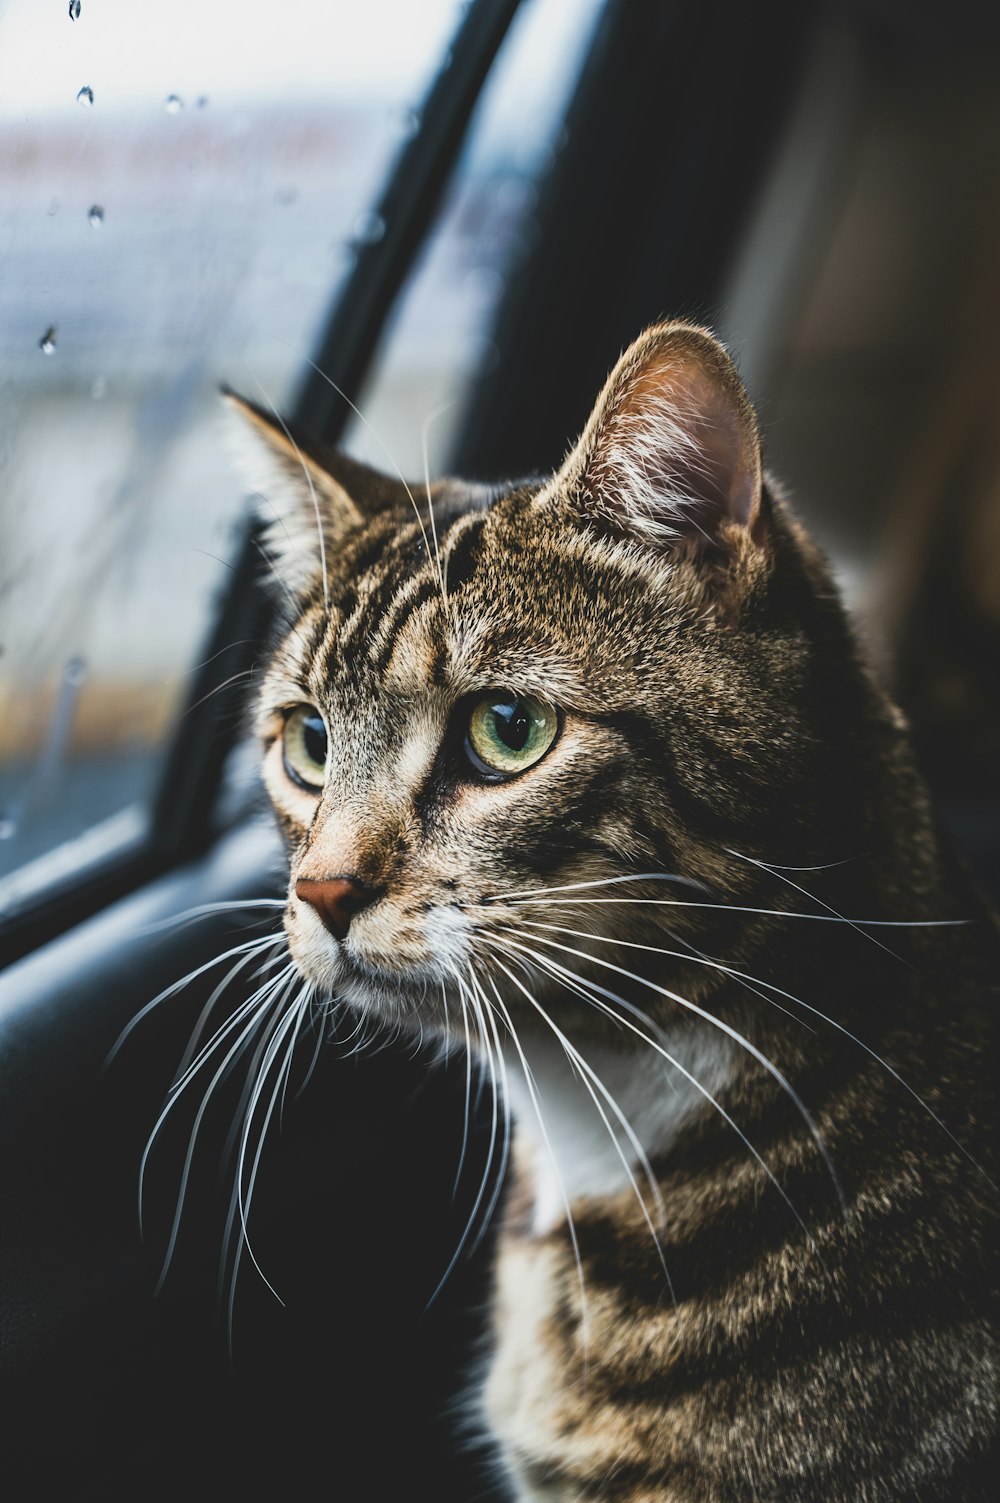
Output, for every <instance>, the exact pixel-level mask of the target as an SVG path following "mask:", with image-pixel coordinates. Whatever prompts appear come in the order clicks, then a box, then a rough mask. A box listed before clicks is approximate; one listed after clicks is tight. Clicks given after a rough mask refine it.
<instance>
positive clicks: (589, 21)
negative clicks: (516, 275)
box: [345, 0, 604, 480]
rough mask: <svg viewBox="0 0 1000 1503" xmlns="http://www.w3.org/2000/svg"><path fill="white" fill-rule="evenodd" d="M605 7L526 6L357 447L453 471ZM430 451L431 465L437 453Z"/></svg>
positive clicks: (391, 337)
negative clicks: (472, 383) (459, 428)
mask: <svg viewBox="0 0 1000 1503" xmlns="http://www.w3.org/2000/svg"><path fill="white" fill-rule="evenodd" d="M603 6H604V0H525V3H523V4H522V5H521V7H520V9H519V11H518V13H517V15H516V17H515V19H514V22H513V25H512V26H511V30H510V32H509V34H508V36H507V39H506V41H505V42H504V45H503V48H502V50H501V52H500V54H499V56H498V57H497V61H496V64H495V65H494V68H493V70H492V72H491V74H490V77H489V79H488V81H487V84H486V88H485V90H484V92H483V97H482V99H481V100H480V102H479V105H478V107H477V111H476V115H475V117H474V119H473V123H472V128H471V130H470V133H469V138H468V141H467V143H466V147H465V150H464V153H463V156H462V160H461V162H460V164H459V167H458V171H457V172H456V174H455V178H454V181H453V183H452V186H451V188H450V191H449V193H448V197H447V200H446V202H445V205H444V207H443V210H442V213H441V214H440V216H439V218H438V222H437V225H436V227H435V230H434V233H433V234H432V236H431V237H430V239H429V241H428V243H427V246H426V248H425V251H424V254H423V256H422V257H421V259H420V261H419V263H418V264H417V266H416V267H415V268H414V274H413V276H412V277H411V279H410V282H409V284H408V286H407V288H406V289H405V292H404V295H403V297H402V298H401V300H400V304H399V307H398V309H397V313H396V316H395V319H394V321H393V324H392V327H391V330H390V331H389V334H388V337H387V339H386V341H385V344H384V348H383V351H382V355H381V358H380V359H379V360H378V362H377V363H376V367H375V369H374V371H373V373H372V377H371V379H370V380H369V382H368V386H367V390H366V391H365V392H364V393H363V394H362V397H361V400H360V401H359V403H358V406H359V408H360V409H361V411H362V412H363V414H364V418H363V419H360V418H356V419H355V420H354V422H353V423H352V425H351V427H350V428H349V430H348V432H347V434H346V437H345V445H346V447H347V448H348V449H350V451H351V452H352V453H354V454H355V455H356V456H357V457H358V458H361V459H365V460H367V461H368V462H369V463H370V464H374V465H377V466H378V467H379V468H381V469H393V468H398V469H399V470H400V471H401V472H402V473H403V474H404V475H405V476H406V478H407V479H411V478H416V479H418V480H419V479H420V478H421V477H422V475H423V469H424V462H425V457H426V461H427V466H428V469H429V473H430V474H431V476H433V475H435V474H437V473H440V471H441V470H442V468H446V467H447V463H448V454H449V450H450V447H451V444H452V441H453V439H454V436H455V429H456V424H458V423H459V422H460V421H461V419H462V416H463V413H464V402H463V392H464V388H465V386H466V383H467V382H468V380H469V378H470V377H471V376H473V375H474V374H476V373H477V372H478V371H479V370H480V369H481V368H482V367H483V365H484V363H487V362H489V361H490V360H492V359H494V358H495V351H494V349H493V346H492V344H491V339H490V334H491V330H492V328H493V324H494V320H495V318H496V316H497V312H498V308H499V305H500V300H501V298H502V297H503V294H504V291H505V288H506V284H507V280H508V278H509V277H510V276H511V274H512V272H513V271H514V270H515V268H516V266H517V265H518V263H519V262H520V261H521V259H522V258H523V257H525V256H526V255H528V254H529V253H530V251H531V247H532V244H533V241H534V237H535V234H536V230H535V211H536V206H537V204H538V202H539V198H540V195H541V194H542V193H544V191H545V179H546V177H547V176H548V174H549V172H550V171H551V170H552V167H553V165H554V163H555V160H556V157H557V156H558V153H559V152H560V151H561V150H562V149H563V147H564V145H565V144H566V134H565V128H564V117H565V113H566V107H567V104H568V102H569V97H570V95H571V94H572V92H573V88H574V86H575V84H576V82H577V79H578V77H579V72H580V68H581V66H582V64H583V61H584V58H585V56H586V52H587V48H588V45H589V43H590V41H591V38H592V35H593V31H594V26H595V23H596V21H597V18H598V16H599V15H600V12H601V11H602V9H603ZM425 444H426V456H425Z"/></svg>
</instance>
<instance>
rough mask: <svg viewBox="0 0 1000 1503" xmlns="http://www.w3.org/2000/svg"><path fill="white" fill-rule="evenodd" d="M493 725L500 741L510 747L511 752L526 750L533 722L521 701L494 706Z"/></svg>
mask: <svg viewBox="0 0 1000 1503" xmlns="http://www.w3.org/2000/svg"><path fill="white" fill-rule="evenodd" d="M493 723H494V725H495V727H496V733H497V740H498V741H502V742H503V744H504V746H509V747H510V749H511V751H514V752H519V751H523V750H524V748H525V746H526V745H527V743H528V737H529V735H530V734H531V721H530V720H529V719H528V716H527V715H526V713H525V710H524V706H523V705H522V704H521V703H520V702H519V701H515V703H514V704H509V705H494V706H493Z"/></svg>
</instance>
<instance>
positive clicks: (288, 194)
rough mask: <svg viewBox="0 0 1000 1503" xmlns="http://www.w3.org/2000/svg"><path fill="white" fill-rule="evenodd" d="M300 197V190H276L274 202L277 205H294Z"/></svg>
mask: <svg viewBox="0 0 1000 1503" xmlns="http://www.w3.org/2000/svg"><path fill="white" fill-rule="evenodd" d="M298 196H299V190H298V188H275V190H274V201H275V203H276V204H283V205H285V206H286V207H287V205H288V204H293V203H294V202H295V200H296V199H297V198H298Z"/></svg>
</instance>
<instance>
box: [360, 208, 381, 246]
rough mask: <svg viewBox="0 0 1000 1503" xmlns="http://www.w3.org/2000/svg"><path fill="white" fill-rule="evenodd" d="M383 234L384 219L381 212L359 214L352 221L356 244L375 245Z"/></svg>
mask: <svg viewBox="0 0 1000 1503" xmlns="http://www.w3.org/2000/svg"><path fill="white" fill-rule="evenodd" d="M384 234H385V220H384V219H383V218H382V216H381V214H372V213H371V212H368V213H365V214H359V215H358V217H357V219H356V220H355V221H354V240H355V243H356V244H357V245H377V244H378V242H379V241H380V240H381V239H382V236H383V235H384Z"/></svg>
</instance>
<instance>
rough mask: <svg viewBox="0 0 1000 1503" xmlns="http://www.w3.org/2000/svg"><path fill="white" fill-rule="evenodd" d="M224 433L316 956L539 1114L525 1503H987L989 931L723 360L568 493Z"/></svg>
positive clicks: (524, 1301)
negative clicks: (270, 608)
mask: <svg viewBox="0 0 1000 1503" xmlns="http://www.w3.org/2000/svg"><path fill="white" fill-rule="evenodd" d="M231 400H232V402H233V404H234V405H235V406H236V407H237V408H238V410H239V412H240V413H241V415H242V418H243V419H244V422H243V424H242V425H241V426H242V429H243V430H244V437H245V448H246V451H247V453H248V454H249V456H250V457H249V461H248V473H249V478H250V480H251V483H252V485H253V487H254V489H255V490H256V491H257V492H259V493H260V494H261V495H262V496H263V497H265V498H266V502H267V507H266V509H265V513H264V514H265V515H266V516H267V517H268V518H269V519H270V526H269V528H268V535H267V549H268V552H269V555H270V557H271V560H272V562H273V566H274V573H275V577H276V580H277V581H278V583H279V591H278V593H279V596H280V599H281V600H282V601H283V602H284V605H285V608H286V610H287V621H286V624H285V627H284V628H283V629H282V631H281V632H280V634H279V640H278V642H277V645H276V647H275V650H274V651H273V653H272V655H271V656H270V658H269V660H268V663H267V665H266V669H265V671H264V672H263V675H262V680H261V688H260V693H259V701H258V706H257V725H258V729H259V734H260V739H261V743H262V746H263V769H264V777H265V781H266V785H267V788H268V791H269V794H270V798H271V800H272V801H273V804H274V808H275V810H276V811H277V816H278V819H279V821H280V823H281V825H282V827H283V829H284V832H285V835H286V837H287V845H288V854H289V867H290V876H289V883H288V898H287V907H286V908H285V910H284V928H285V931H286V934H287V939H288V944H289V946H290V950H291V956H292V959H293V961H294V963H295V965H296V967H297V968H298V971H299V973H300V974H301V975H302V977H304V978H306V979H307V980H308V981H310V982H312V983H313V984H314V986H315V988H316V990H317V992H318V993H320V994H326V995H328V994H336V995H337V996H339V997H341V998H343V999H345V1001H346V1003H347V1004H348V1005H349V1006H350V1007H353V1008H355V1009H359V1010H361V1011H362V1012H363V1013H364V1014H365V1015H367V1016H370V1017H372V1018H374V1019H378V1020H384V1021H385V1023H387V1024H392V1025H396V1026H399V1025H401V1026H402V1027H404V1028H406V1029H410V1028H412V1029H414V1030H416V1029H420V1030H421V1031H422V1032H423V1033H424V1034H425V1035H426V1034H431V1035H433V1034H435V1033H437V1034H439V1035H441V1036H443V1037H445V1038H447V1039H448V1040H451V1041H452V1042H453V1043H454V1044H455V1045H456V1047H465V1046H466V1045H467V1044H469V1042H470V1040H471V1047H472V1049H473V1050H474V1051H475V1052H477V1053H478V1054H479V1055H480V1056H481V1058H482V1059H483V1060H484V1061H486V1063H487V1065H488V1068H489V1071H490V1072H491V1073H492V1075H493V1076H494V1077H495V1079H496V1081H497V1085H498V1089H499V1092H500V1099H501V1101H502V1103H503V1110H505V1111H506V1110H509V1111H510V1113H511V1114H512V1117H513V1120H514V1123H515V1131H514V1147H513V1152H512V1156H511V1170H510V1174H509V1176H508V1191H507V1195H506V1199H505V1202H504V1212H503V1217H504V1223H503V1228H502V1233H501V1238H500V1251H499V1255H498V1263H497V1269H496V1297H495V1312H494V1331H495V1350H494V1354H493V1356H492V1359H491V1363H490V1367H489V1372H488V1375H487V1378H486V1383H485V1412H486V1415H487V1417H488V1423H489V1425H490V1427H491V1429H492V1432H493V1433H494V1434H495V1436H496V1437H497V1439H498V1442H499V1445H500V1448H501V1451H502V1454H503V1458H504V1462H505V1465H506V1467H507V1468H508V1469H509V1476H510V1481H511V1486H512V1489H513V1492H514V1494H515V1496H516V1497H517V1498H518V1499H521V1500H525V1499H547V1500H556V1499H558V1500H564V1503H569V1500H572V1503H583V1500H590V1499H608V1500H620V1503H626V1500H627V1503H654V1500H656V1503H666V1500H670V1503H695V1500H706V1503H707V1500H711V1503H728V1500H737V1499H738V1500H749V1499H760V1500H767V1503H779V1500H789V1503H791V1500H794V1503H806V1500H816V1503H820V1500H821V1503H857V1500H866V1503H868V1500H871V1503H874V1500H883V1499H885V1500H889V1499H893V1500H904V1499H905V1500H907V1503H913V1500H922V1499H949V1500H959V1499H961V1500H971V1499H985V1498H986V1497H987V1496H994V1494H993V1493H992V1483H993V1480H995V1478H993V1477H991V1472H992V1467H991V1446H992V1445H993V1444H994V1441H993V1440H992V1437H993V1436H994V1433H995V1421H996V1398H997V1391H996V1375H997V1348H996V1345H995V1336H994V1330H995V1328H994V1326H993V1324H992V1321H993V1315H994V1307H993V1305H992V1302H991V1290H992V1289H993V1287H994V1286H995V1277H994V1275H995V1268H994V1265H993V1262H992V1238H993V1236H994V1227H995V1220H996V1212H997V1199H998V1197H997V1191H996V1188H995V1186H994V1183H993V1181H992V1179H991V1178H990V1175H991V1172H992V1171H991V1167H990V1157H991V1150H992V1143H991V1137H990V1130H989V1120H990V1113H991V1104H992V1103H991V1091H992V1087H991V1085H990V1070H989V1060H990V1047H991V1046H990V1035H991V1023H992V1014H993V1009H994V1007H995V998H996V982H997V960H998V957H1000V944H998V935H997V930H996V928H995V926H994V922H993V920H992V919H991V918H990V916H989V915H988V913H987V912H986V911H985V909H984V908H983V907H982V905H981V903H980V901H979V900H978V899H977V898H976V896H975V895H974V894H973V892H972V891H971V890H970V889H969V888H968V887H967V885H966V883H965V879H964V878H963V877H962V876H961V875H960V874H957V873H956V872H955V871H953V870H952V869H951V864H950V861H949V859H948V857H947V856H946V854H945V853H944V851H943V848H942V845H941V843H940V841H939V836H938V833H937V830H936V826H935V822H934V818H933V816H932V813H931V810H930V809H929V807H928V800H927V795H926V792H925V789H924V787H923V785H922V783H921V780H920V777H919V776H918V774H917V772H916V770H915V768H914V763H913V760H912V757H911V753H910V750H909V746H908V740H907V730H906V726H905V724H904V722H903V719H902V717H901V715H900V714H899V712H898V711H897V710H896V709H895V708H894V707H893V705H892V704H890V703H889V702H888V701H887V699H886V698H885V696H884V695H883V693H882V692H881V691H880V689H879V688H878V687H876V685H875V683H874V681H873V678H872V677H871V676H870V674H869V672H868V671H867V669H866V667H865V665H864V662H863V659H862V656H861V654H860V653H859V650H858V647H857V644H856V642H855V640H854V637H853V635H852V632H851V629H850V627H849V625H848V622H847V620H846V619H845V615H844V612H843V609H842V607H841V605H840V603H839V601H838V598H837V593H836V590H835V588H834V585H833V583H832V582H831V577H830V575H829V573H828V571H827V568H826V566H825V564H824V562H823V560H822V559H821V557H820V555H819V554H818V552H817V550H816V548H815V547H814V545H813V544H812V543H811V541H810V540H809V538H808V537H807V536H806V535H805V533H804V532H803V529H802V527H801V526H800V525H799V523H798V522H797V521H796V519H795V517H794V515H793V514H792V511H791V510H790V508H789V507H788V505H787V504H786V502H785V501H784V500H782V499H781V497H780V495H779V494H778V493H777V492H776V490H775V488H774V486H773V484H772V482H771V481H770V479H768V478H765V476H764V474H763V471H762V461H761V446H760V435H759V431H758V425H757V419H756V417H755V414H754V411H753V409H752V407H751V405H750V402H749V400H748V398H747V395H746V393H745V391H744V389H743V387H742V385H741V383H740V380H739V377H738V376H737V374H736V371H735V369H734V367H733V365H732V363H731V362H730V360H729V358H728V356H727V354H726V352H725V351H724V350H723V348H722V347H721V345H720V344H719V343H718V342H717V341H716V340H715V339H714V338H713V336H712V335H711V334H710V333H708V332H707V331H705V330H703V329H700V328H697V327H693V326H690V325H688V324H683V323H668V324H663V325H659V326H657V327H653V328H651V329H649V330H647V331H646V332H645V333H644V334H643V335H642V336H641V337H640V338H639V339H638V340H637V341H636V342H635V344H633V345H632V347H631V348H630V349H629V350H628V351H627V352H626V354H625V355H624V356H623V357H622V359H621V360H620V361H619V362H618V364H617V366H616V367H615V369H614V370H613V372H612V374H611V376H610V378H609V379H608V382H607V384H606V385H605V387H604V390H603V391H602V392H601V394H600V396H599V398H598V400H597V404H596V406H595V408H594V411H593V414H592V416H591V418H590V420H589V422H588V424H587V427H586V429H585V431H584V433H583V436H582V437H581V438H580V440H579V442H578V443H577V444H576V445H575V447H574V448H573V449H572V450H571V452H570V453H569V456H568V458H567V459H566V461H565V463H564V464H563V466H562V468H561V469H560V470H559V471H558V473H557V474H555V475H553V476H550V477H547V478H543V479H532V480H529V481H520V482H517V483H514V484H509V485H501V486H496V487H486V486H482V485H472V484H466V483H464V482H460V481H457V480H446V481H442V482H439V483H436V484H435V485H434V486H428V487H427V488H426V491H424V490H423V488H421V492H419V493H417V494H415V495H411V492H410V490H409V489H408V488H407V487H406V486H405V485H404V484H402V483H401V482H397V481H396V480H393V479H389V478H387V477H385V476H383V475H379V474H376V473H374V472H373V471H371V470H369V469H368V468H366V467H364V466H362V465H360V464H359V463H357V462H354V461H352V460H350V459H348V458H346V457H344V456H343V455H340V454H337V453H334V452H331V451H326V450H324V449H323V448H321V447H319V446H317V445H316V444H314V443H312V442H310V441H308V440H307V439H306V438H305V437H304V436H303V435H299V434H294V435H293V434H292V432H291V431H290V430H289V429H288V427H287V426H286V425H285V424H283V423H281V422H280V421H275V420H272V419H271V418H270V417H269V416H268V415H267V414H265V413H264V412H263V411H261V410H258V409H257V408H256V407H254V406H253V405H252V404H249V403H245V402H242V401H240V400H239V399H236V398H232V399H231ZM275 518H277V520H275ZM502 1127H503V1122H502V1117H501V1121H500V1125H499V1127H498V1140H499V1139H500V1138H501V1137H502ZM992 1456H993V1463H994V1464H995V1460H996V1454H995V1451H993V1452H992Z"/></svg>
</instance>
